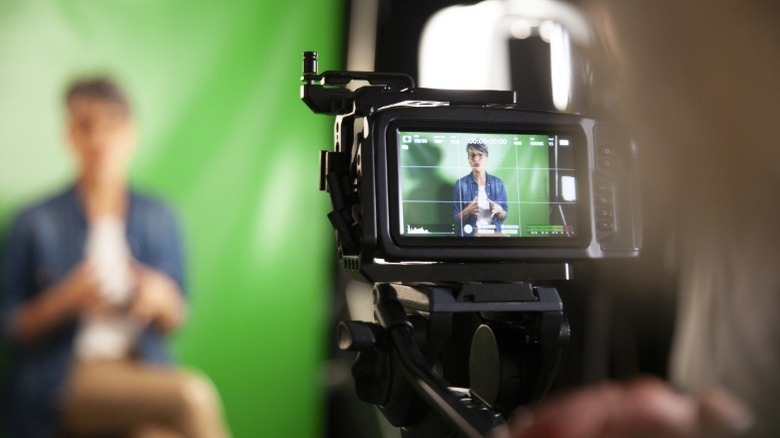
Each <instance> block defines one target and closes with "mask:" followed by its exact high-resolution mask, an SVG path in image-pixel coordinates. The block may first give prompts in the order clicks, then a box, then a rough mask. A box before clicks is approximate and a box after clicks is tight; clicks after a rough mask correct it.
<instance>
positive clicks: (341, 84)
mask: <svg viewBox="0 0 780 438" xmlns="http://www.w3.org/2000/svg"><path fill="white" fill-rule="evenodd" d="M301 81H302V82H303V85H301V100H303V101H304V102H305V103H306V105H308V106H309V108H311V110H312V111H313V112H315V113H317V114H332V115H337V114H348V113H350V112H352V111H353V110H354V111H355V112H356V114H357V115H368V114H370V113H372V112H373V111H374V110H376V109H377V108H381V107H384V106H388V105H393V104H396V103H399V102H405V101H426V102H443V103H447V104H449V105H480V106H484V105H485V103H486V102H488V103H490V104H491V105H514V104H515V103H517V94H516V93H515V92H514V91H496V90H438V89H431V88H415V83H414V79H412V77H411V76H409V75H406V74H402V73H377V72H355V71H326V72H324V73H322V74H318V73H317V52H303V76H301ZM353 81H364V82H367V84H356V88H355V89H350V88H349V85H350V83H351V82H353Z"/></svg>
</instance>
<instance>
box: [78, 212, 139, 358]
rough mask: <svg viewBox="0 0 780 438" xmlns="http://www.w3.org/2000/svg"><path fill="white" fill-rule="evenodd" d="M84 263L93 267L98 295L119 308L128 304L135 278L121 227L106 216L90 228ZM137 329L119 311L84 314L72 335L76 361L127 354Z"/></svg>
mask: <svg viewBox="0 0 780 438" xmlns="http://www.w3.org/2000/svg"><path fill="white" fill-rule="evenodd" d="M85 256H86V259H87V263H90V264H91V265H92V266H93V267H94V268H95V275H96V276H97V281H98V284H99V285H100V292H101V294H102V295H103V298H105V299H106V301H107V302H108V303H110V304H111V305H112V306H115V307H117V308H119V309H121V308H123V307H125V306H127V305H129V304H130V302H131V300H132V294H133V288H134V285H135V284H134V283H135V279H134V278H133V272H132V269H131V265H130V263H131V258H132V257H131V253H130V248H129V247H128V245H127V240H126V238H125V224H124V221H122V220H121V219H119V218H114V217H106V218H102V219H99V220H98V221H96V222H95V223H92V224H91V225H90V229H89V233H88V235H87V242H86V246H85ZM139 330H140V327H139V326H138V324H137V323H135V322H134V321H131V320H130V318H129V317H127V316H126V315H125V314H124V313H122V312H121V311H120V312H118V313H115V314H111V315H85V316H83V317H82V320H81V326H80V327H79V331H78V333H77V334H76V341H75V342H76V347H75V348H76V357H77V358H79V359H118V358H122V357H126V356H127V355H128V354H129V353H130V349H131V348H132V346H133V344H134V342H135V340H136V338H137V336H138V332H139Z"/></svg>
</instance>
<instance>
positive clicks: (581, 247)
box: [301, 52, 641, 436]
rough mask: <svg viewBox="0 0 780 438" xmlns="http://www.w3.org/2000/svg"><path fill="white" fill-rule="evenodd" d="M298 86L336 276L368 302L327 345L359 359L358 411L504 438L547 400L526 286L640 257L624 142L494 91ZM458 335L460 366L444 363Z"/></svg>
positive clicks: (307, 65)
mask: <svg viewBox="0 0 780 438" xmlns="http://www.w3.org/2000/svg"><path fill="white" fill-rule="evenodd" d="M302 81H303V85H302V86H301V98H302V100H303V101H304V102H305V103H306V104H307V105H308V106H309V107H310V108H311V109H312V111H314V112H315V113H324V114H330V115H335V116H336V120H335V128H334V134H335V138H334V149H333V150H332V151H323V152H322V153H321V156H320V176H321V178H320V189H321V190H327V191H328V192H329V194H330V197H331V201H332V205H333V211H332V212H331V213H330V214H329V215H328V218H329V219H330V221H331V223H332V225H333V227H334V229H335V230H336V233H337V238H338V249H339V258H340V260H341V262H342V265H343V267H344V269H345V270H347V271H349V272H352V273H355V274H358V275H359V276H360V277H361V278H362V279H364V280H366V281H368V282H370V283H374V284H375V287H374V301H375V306H376V307H375V315H376V319H377V322H376V323H367V322H357V321H350V322H344V323H342V324H341V326H340V328H339V344H340V347H341V348H342V349H350V350H356V351H359V352H360V353H359V355H358V359H357V361H356V363H355V366H354V367H353V375H354V378H355V381H356V384H357V385H356V386H357V391H358V394H359V396H360V397H361V399H363V400H364V401H367V402H370V403H374V404H376V405H378V406H379V407H380V409H381V410H382V412H383V414H384V415H385V416H386V417H387V418H388V420H389V421H390V422H391V423H392V424H394V425H396V426H398V427H402V428H403V430H404V433H405V434H406V436H448V435H450V434H455V435H463V436H485V435H487V434H488V433H491V431H494V430H495V428H497V427H498V428H501V427H503V426H502V425H503V424H504V421H505V420H504V419H505V418H506V416H507V415H508V414H509V413H510V412H511V411H512V410H514V409H515V408H516V407H517V406H519V405H523V404H527V403H530V402H533V401H534V400H537V399H538V398H539V397H541V396H542V395H543V394H544V393H545V392H546V390H547V389H548V388H549V386H550V384H551V382H552V378H553V376H554V374H555V370H556V369H557V364H558V361H559V358H560V352H561V349H562V347H563V345H565V343H566V340H567V339H568V324H567V323H566V320H565V317H564V316H563V306H562V303H561V300H560V297H559V296H558V293H557V291H556V290H555V288H553V287H549V286H545V285H540V284H539V282H540V281H547V280H566V279H569V277H570V272H569V268H570V265H569V263H570V262H572V261H575V260H582V259H596V258H604V257H631V256H636V255H637V254H638V252H639V248H640V245H641V228H640V224H639V217H640V216H639V204H638V196H637V193H638V177H637V175H638V173H637V170H636V169H637V166H636V159H637V153H636V150H635V148H634V145H633V143H632V142H631V139H630V137H629V135H628V133H627V132H626V130H624V129H623V128H621V127H620V126H618V125H616V124H611V123H608V122H604V121H599V120H595V119H591V118H587V117H583V116H579V115H574V114H563V113H553V112H540V111H530V110H524V109H522V108H521V107H520V106H519V105H518V104H517V96H516V93H515V92H511V91H476V90H475V91H464V90H439V89H426V88H416V87H415V85H414V81H413V79H412V78H411V77H409V76H407V75H403V74H385V73H375V72H350V71H327V72H324V73H322V74H319V73H317V54H316V52H305V53H304V55H303V76H302ZM480 166H482V168H480ZM477 170H481V171H482V172H477ZM477 173H480V175H483V178H484V180H483V181H480V182H477V181H476V180H475V178H474V176H473V175H476V174H477ZM480 210H481V211H480ZM464 327H468V328H469V329H468V330H463V328H464ZM464 332H465V333H466V335H465V336H466V337H468V336H471V343H470V348H458V345H460V346H461V347H462V345H464V344H468V342H465V343H464V342H463V339H462V337H463V333H464ZM464 364H467V365H468V366H467V367H465V368H467V370H464ZM458 386H465V387H467V388H468V389H462V388H459V387H458Z"/></svg>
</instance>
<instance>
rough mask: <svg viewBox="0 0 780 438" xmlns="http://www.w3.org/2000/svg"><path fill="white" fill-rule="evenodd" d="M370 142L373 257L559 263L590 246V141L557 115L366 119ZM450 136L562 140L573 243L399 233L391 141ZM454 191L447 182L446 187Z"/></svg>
mask: <svg viewBox="0 0 780 438" xmlns="http://www.w3.org/2000/svg"><path fill="white" fill-rule="evenodd" d="M374 116H375V117H376V119H375V123H374V126H373V128H374V132H373V136H372V137H373V141H374V143H375V144H374V147H373V149H374V153H375V154H376V155H375V161H376V162H375V166H376V169H375V170H376V189H377V203H376V204H377V211H376V213H377V216H376V218H377V232H378V233H379V236H377V237H378V240H379V242H378V244H379V247H380V248H379V249H380V253H381V254H382V255H383V256H384V257H385V258H387V259H389V260H401V261H414V260H419V261H427V260H430V261H452V260H455V261H478V260H502V261H508V260H516V261H524V260H534V259H545V260H551V259H553V260H566V259H571V258H573V257H572V255H573V254H577V253H582V252H583V251H586V250H587V248H588V247H589V246H590V245H591V244H592V242H593V232H592V226H591V213H590V212H591V199H590V198H591V193H590V192H591V191H590V168H591V167H590V164H589V163H590V158H589V157H590V153H591V151H590V149H592V144H591V143H592V138H591V137H590V136H589V133H588V132H587V131H586V129H585V127H584V126H583V125H582V124H581V123H578V120H579V119H568V118H567V117H565V115H561V114H550V113H538V112H526V111H521V110H513V109H498V108H484V107H481V108H462V107H457V108H456V107H433V108H415V107H412V108H393V109H389V110H385V111H378V112H377V113H375V114H374ZM402 131H415V132H453V133H456V132H457V133H498V134H543V135H555V134H558V135H566V136H568V137H570V138H571V139H572V143H573V144H572V146H571V147H572V153H573V161H574V166H575V168H574V171H573V174H574V176H575V186H576V192H577V199H576V201H575V202H576V204H575V205H576V207H575V212H576V235H575V236H565V235H559V236H544V237H527V236H524V237H488V236H482V237H462V236H453V237H443V236H435V237H428V236H421V235H414V236H410V235H405V234H402V233H401V231H400V230H401V225H400V224H401V221H402V217H401V210H402V209H401V203H402V202H403V199H402V196H401V187H400V184H401V169H400V165H399V164H400V157H399V152H400V146H399V142H398V135H399V134H398V133H399V132H402ZM453 184H454V181H453Z"/></svg>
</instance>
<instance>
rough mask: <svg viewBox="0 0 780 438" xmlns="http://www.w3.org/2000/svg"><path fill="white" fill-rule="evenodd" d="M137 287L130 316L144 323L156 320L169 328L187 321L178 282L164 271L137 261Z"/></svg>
mask: <svg viewBox="0 0 780 438" xmlns="http://www.w3.org/2000/svg"><path fill="white" fill-rule="evenodd" d="M135 273H136V290H135V294H134V296H133V302H132V304H131V305H130V316H131V317H133V318H135V319H136V320H138V321H140V322H141V323H142V324H151V323H155V324H156V325H157V326H159V327H160V328H161V329H163V330H165V331H168V330H171V329H174V328H176V327H178V326H179V325H181V323H182V322H183V321H184V315H185V306H184V300H183V299H182V297H181V294H180V292H179V287H178V286H177V285H176V283H175V282H174V281H173V280H172V279H171V278H169V277H168V276H167V275H165V274H164V273H162V272H160V271H157V270H155V269H153V268H151V267H149V266H146V265H144V264H142V263H136V264H135Z"/></svg>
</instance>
